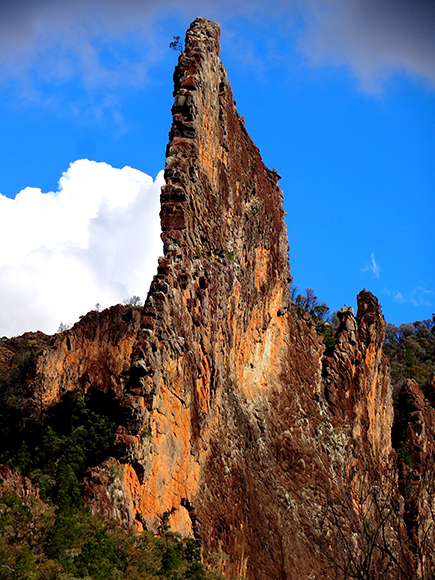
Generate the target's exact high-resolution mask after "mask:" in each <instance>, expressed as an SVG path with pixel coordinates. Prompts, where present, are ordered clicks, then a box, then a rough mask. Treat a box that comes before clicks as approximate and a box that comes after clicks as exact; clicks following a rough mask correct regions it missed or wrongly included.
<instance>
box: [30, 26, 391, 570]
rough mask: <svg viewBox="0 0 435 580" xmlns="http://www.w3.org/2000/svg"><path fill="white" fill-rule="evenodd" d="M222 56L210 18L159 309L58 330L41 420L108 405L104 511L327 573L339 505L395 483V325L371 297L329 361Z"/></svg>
mask: <svg viewBox="0 0 435 580" xmlns="http://www.w3.org/2000/svg"><path fill="white" fill-rule="evenodd" d="M219 52H220V48H219V27H218V26H217V25H216V24H214V23H212V22H208V21H206V20H204V19H197V20H196V21H195V22H194V23H193V24H192V26H191V28H190V30H189V31H188V32H187V35H186V42H185V51H184V52H183V53H182V54H181V55H180V57H179V63H178V66H177V68H176V70H175V74H174V82H175V90H174V97H175V101H174V107H173V110H172V111H173V124H172V128H171V132H170V136H169V137H170V138H169V145H168V149H167V159H166V169H165V179H166V185H165V186H164V187H163V189H162V193H161V224H162V238H163V241H164V256H163V257H162V258H160V260H159V265H158V268H157V275H156V276H155V277H154V280H153V282H152V284H151V288H150V291H149V294H148V297H147V300H146V303H145V306H144V309H143V311H142V312H141V311H139V310H137V309H134V308H131V307H121V306H117V307H114V308H112V309H110V310H108V311H105V312H103V313H100V314H99V313H91V314H90V315H88V316H87V317H85V318H84V319H83V320H82V321H81V322H80V323H78V324H76V325H75V326H74V327H73V329H71V330H70V331H68V332H66V333H63V334H62V335H59V336H58V337H57V339H56V340H55V342H54V345H52V347H51V348H50V349H47V350H46V351H44V353H43V354H42V355H41V356H40V357H39V358H38V359H37V363H36V367H35V368H34V372H33V375H32V377H31V379H29V381H28V383H27V390H26V397H25V399H26V405H27V407H26V408H27V413H28V414H29V415H32V416H33V417H34V418H38V414H39V416H40V417H42V418H43V415H44V413H45V412H46V410H47V409H48V408H49V407H50V406H51V405H52V404H54V403H56V402H57V401H58V400H59V398H60V396H61V394H62V392H64V391H65V390H80V392H82V393H87V392H89V391H90V390H92V389H98V390H99V391H101V392H104V393H110V394H111V395H112V396H113V397H116V399H117V400H118V401H119V408H120V411H121V414H120V420H119V423H120V424H119V427H118V430H117V433H116V441H115V443H116V452H117V457H116V458H115V459H113V460H112V459H111V460H109V461H108V462H106V463H105V464H103V465H101V466H95V468H94V469H90V470H89V472H88V473H87V479H86V498H87V501H88V502H89V503H90V504H91V505H92V506H93V507H94V508H95V509H101V510H102V511H104V512H106V513H108V514H112V515H114V516H116V517H118V518H119V519H120V520H121V521H123V522H124V523H125V525H131V526H133V525H134V526H136V528H138V529H143V528H146V529H152V530H156V529H157V527H158V525H159V523H160V521H161V518H162V516H163V514H164V513H165V512H167V513H169V514H170V520H169V521H170V524H171V527H172V529H173V530H177V531H180V532H182V533H183V534H187V535H189V534H190V535H194V536H195V537H197V538H198V539H199V540H200V541H201V545H202V550H203V555H204V557H205V558H207V555H208V554H210V553H212V552H226V553H227V554H228V555H229V560H228V561H227V562H225V563H223V570H224V572H225V574H226V575H228V576H231V575H239V576H244V577H246V578H249V579H270V578H277V579H279V578H288V579H293V578H295V579H296V578H298V579H299V578H324V577H326V576H325V574H326V572H325V570H328V569H330V568H331V566H332V567H333V565H334V562H333V561H332V560H331V558H328V554H327V553H326V552H325V551H324V550H322V549H321V548H319V544H318V543H316V533H317V531H318V529H319V526H320V523H321V518H322V509H323V508H322V506H324V505H325V501H326V498H327V496H328V494H330V493H335V494H336V497H339V494H340V493H341V492H343V490H346V489H360V488H363V487H364V485H366V484H368V483H370V482H372V481H374V480H376V481H378V482H379V483H380V484H382V482H383V478H385V477H388V475H387V474H388V473H389V471H388V470H389V468H390V463H391V454H392V449H391V426H392V421H393V407H392V402H391V389H390V383H389V379H388V368H387V365H386V362H385V358H384V355H383V353H382V341H383V337H384V331H385V322H384V319H383V317H382V313H381V310H380V306H379V304H378V302H377V300H376V298H374V297H373V296H372V295H371V294H370V293H369V292H366V291H362V292H361V293H360V294H359V296H358V312H357V315H356V317H355V316H354V314H353V312H352V311H351V309H349V308H346V309H343V310H342V311H341V312H340V321H341V322H340V326H339V329H338V333H337V344H336V345H335V346H334V347H333V348H331V349H329V350H328V352H325V347H324V345H323V340H322V338H321V337H320V336H319V335H318V333H317V332H316V329H315V325H314V323H313V322H312V320H311V319H310V317H309V316H308V315H305V316H296V315H294V313H293V312H292V310H291V309H290V294H289V281H290V273H289V265H288V254H287V251H288V243H287V234H286V227H285V223H284V211H283V207H282V192H281V190H280V188H279V185H278V177H279V176H278V175H277V174H276V172H274V171H270V170H269V169H267V168H266V167H265V165H264V164H263V162H262V159H261V156H260V154H259V151H258V149H257V147H256V146H255V145H254V144H253V142H252V141H251V139H250V137H249V135H248V134H247V131H246V129H245V125H244V121H243V118H242V117H240V116H239V114H238V113H237V110H236V106H235V102H234V101H233V95H232V92H231V87H230V84H229V82H228V80H227V75H226V71H225V69H224V67H223V66H222V64H221V62H220V59H219ZM114 466H115V467H116V468H117V469H118V468H119V469H120V472H121V473H122V474H123V475H122V482H121V483H119V482H117V483H116V485H115V484H114V482H113V478H112V479H110V477H109V475H108V473H109V470H110V469H111V470H112V472H113V470H114ZM384 473H385V474H386V475H384ZM390 479H391V478H390ZM114 485H115V487H116V488H117V489H116V494H115V495H116V497H118V499H119V498H122V501H114V499H113V498H114V492H113V486H114ZM340 517H341V516H340ZM343 517H344V516H343ZM331 573H332V572H331Z"/></svg>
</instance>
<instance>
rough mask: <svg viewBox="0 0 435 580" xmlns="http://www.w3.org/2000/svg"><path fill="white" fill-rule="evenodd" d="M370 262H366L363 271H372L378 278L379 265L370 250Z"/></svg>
mask: <svg viewBox="0 0 435 580" xmlns="http://www.w3.org/2000/svg"><path fill="white" fill-rule="evenodd" d="M370 260H371V261H370V264H368V265H367V266H366V267H365V268H364V269H363V272H372V274H373V275H374V276H376V278H379V272H380V271H381V267H380V266H379V264H378V263H377V262H376V258H375V254H374V252H372V255H371V257H370Z"/></svg>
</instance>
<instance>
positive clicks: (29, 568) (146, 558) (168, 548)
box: [0, 493, 223, 580]
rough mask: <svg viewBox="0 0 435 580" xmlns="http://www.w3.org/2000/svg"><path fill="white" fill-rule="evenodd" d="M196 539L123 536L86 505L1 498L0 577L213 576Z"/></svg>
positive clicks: (199, 579) (142, 579)
mask: <svg viewBox="0 0 435 580" xmlns="http://www.w3.org/2000/svg"><path fill="white" fill-rule="evenodd" d="M200 560H201V557H200V551H199V549H198V546H197V542H196V541H195V540H194V539H192V538H187V539H183V538H181V536H180V535H179V534H175V533H172V532H170V531H168V530H166V531H164V532H162V535H161V536H154V535H153V534H152V533H151V532H144V533H142V534H126V533H125V532H124V531H122V530H121V529H119V527H118V526H117V524H116V523H115V522H113V521H110V520H108V519H104V518H102V517H101V516H99V515H94V514H92V513H91V512H90V510H89V509H87V508H84V507H83V508H81V509H67V510H65V509H59V508H56V507H54V506H49V505H47V504H45V503H44V502H42V500H40V499H38V498H34V497H32V498H28V499H27V500H25V501H22V500H21V499H20V498H19V497H17V496H16V495H13V494H11V493H6V494H4V495H3V497H2V498H0V578H1V579H2V580H21V579H23V580H37V579H41V580H79V579H80V580H91V579H92V580H106V579H107V578H111V579H112V580H117V579H119V580H121V579H123V580H163V579H167V578H177V579H180V580H182V579H185V580H213V579H218V578H223V576H222V575H221V574H220V572H219V571H218V569H217V568H215V569H214V570H211V571H206V570H205V568H204V566H203V565H202V564H201V561H200Z"/></svg>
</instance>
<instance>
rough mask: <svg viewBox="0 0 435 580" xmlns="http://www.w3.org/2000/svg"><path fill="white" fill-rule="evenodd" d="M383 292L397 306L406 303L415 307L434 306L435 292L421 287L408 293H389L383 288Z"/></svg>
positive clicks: (396, 291)
mask: <svg viewBox="0 0 435 580" xmlns="http://www.w3.org/2000/svg"><path fill="white" fill-rule="evenodd" d="M384 292H385V294H387V295H388V296H390V298H392V299H393V300H394V302H397V303H398V304H406V303H408V304H412V305H413V306H416V307H418V306H420V307H421V306H426V307H431V306H433V305H434V299H435V292H434V291H433V290H427V289H426V288H423V286H417V287H416V288H414V289H413V290H411V291H410V292H400V290H394V291H390V290H389V289H388V288H384Z"/></svg>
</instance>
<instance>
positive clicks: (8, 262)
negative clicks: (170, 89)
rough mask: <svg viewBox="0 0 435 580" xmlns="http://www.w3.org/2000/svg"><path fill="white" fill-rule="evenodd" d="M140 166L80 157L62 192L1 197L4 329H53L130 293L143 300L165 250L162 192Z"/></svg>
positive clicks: (0, 320) (0, 328) (0, 329)
mask: <svg viewBox="0 0 435 580" xmlns="http://www.w3.org/2000/svg"><path fill="white" fill-rule="evenodd" d="M161 185H163V172H160V173H159V175H158V176H157V178H156V180H155V182H154V181H153V180H152V178H151V177H149V176H148V175H145V174H144V173H142V172H141V171H138V170H136V169H132V168H131V167H124V168H123V169H115V168H113V167H111V166H110V165H108V164H106V163H96V162H94V161H88V160H87V159H81V160H79V161H76V162H75V163H72V164H71V165H70V167H69V169H68V171H66V172H65V173H64V174H63V176H62V177H61V179H60V180H59V190H58V191H57V192H50V193H42V192H41V190H39V189H36V188H26V189H25V190H23V191H21V192H20V193H19V194H18V195H17V196H16V198H15V199H14V200H12V199H9V198H6V197H4V196H0V303H1V309H0V335H6V336H12V335H17V334H21V333H23V332H25V331H27V330H42V331H44V332H47V333H52V332H55V331H56V330H57V327H58V325H59V323H60V321H64V322H66V321H71V322H73V321H76V320H77V319H78V317H79V316H80V315H81V314H85V313H86V312H88V311H89V310H91V309H92V308H93V306H94V305H95V304H96V303H97V302H99V303H101V304H102V306H103V307H107V306H110V305H112V304H116V303H118V302H121V301H122V300H123V299H125V298H129V297H130V296H131V295H133V294H137V295H140V296H141V298H142V300H144V299H145V297H146V294H147V292H148V288H149V284H150V282H151V279H152V277H153V275H154V274H155V272H156V268H157V258H158V256H159V255H161V254H162V252H163V249H162V243H161V240H160V219H159V209H160V203H159V194H160V187H161Z"/></svg>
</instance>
